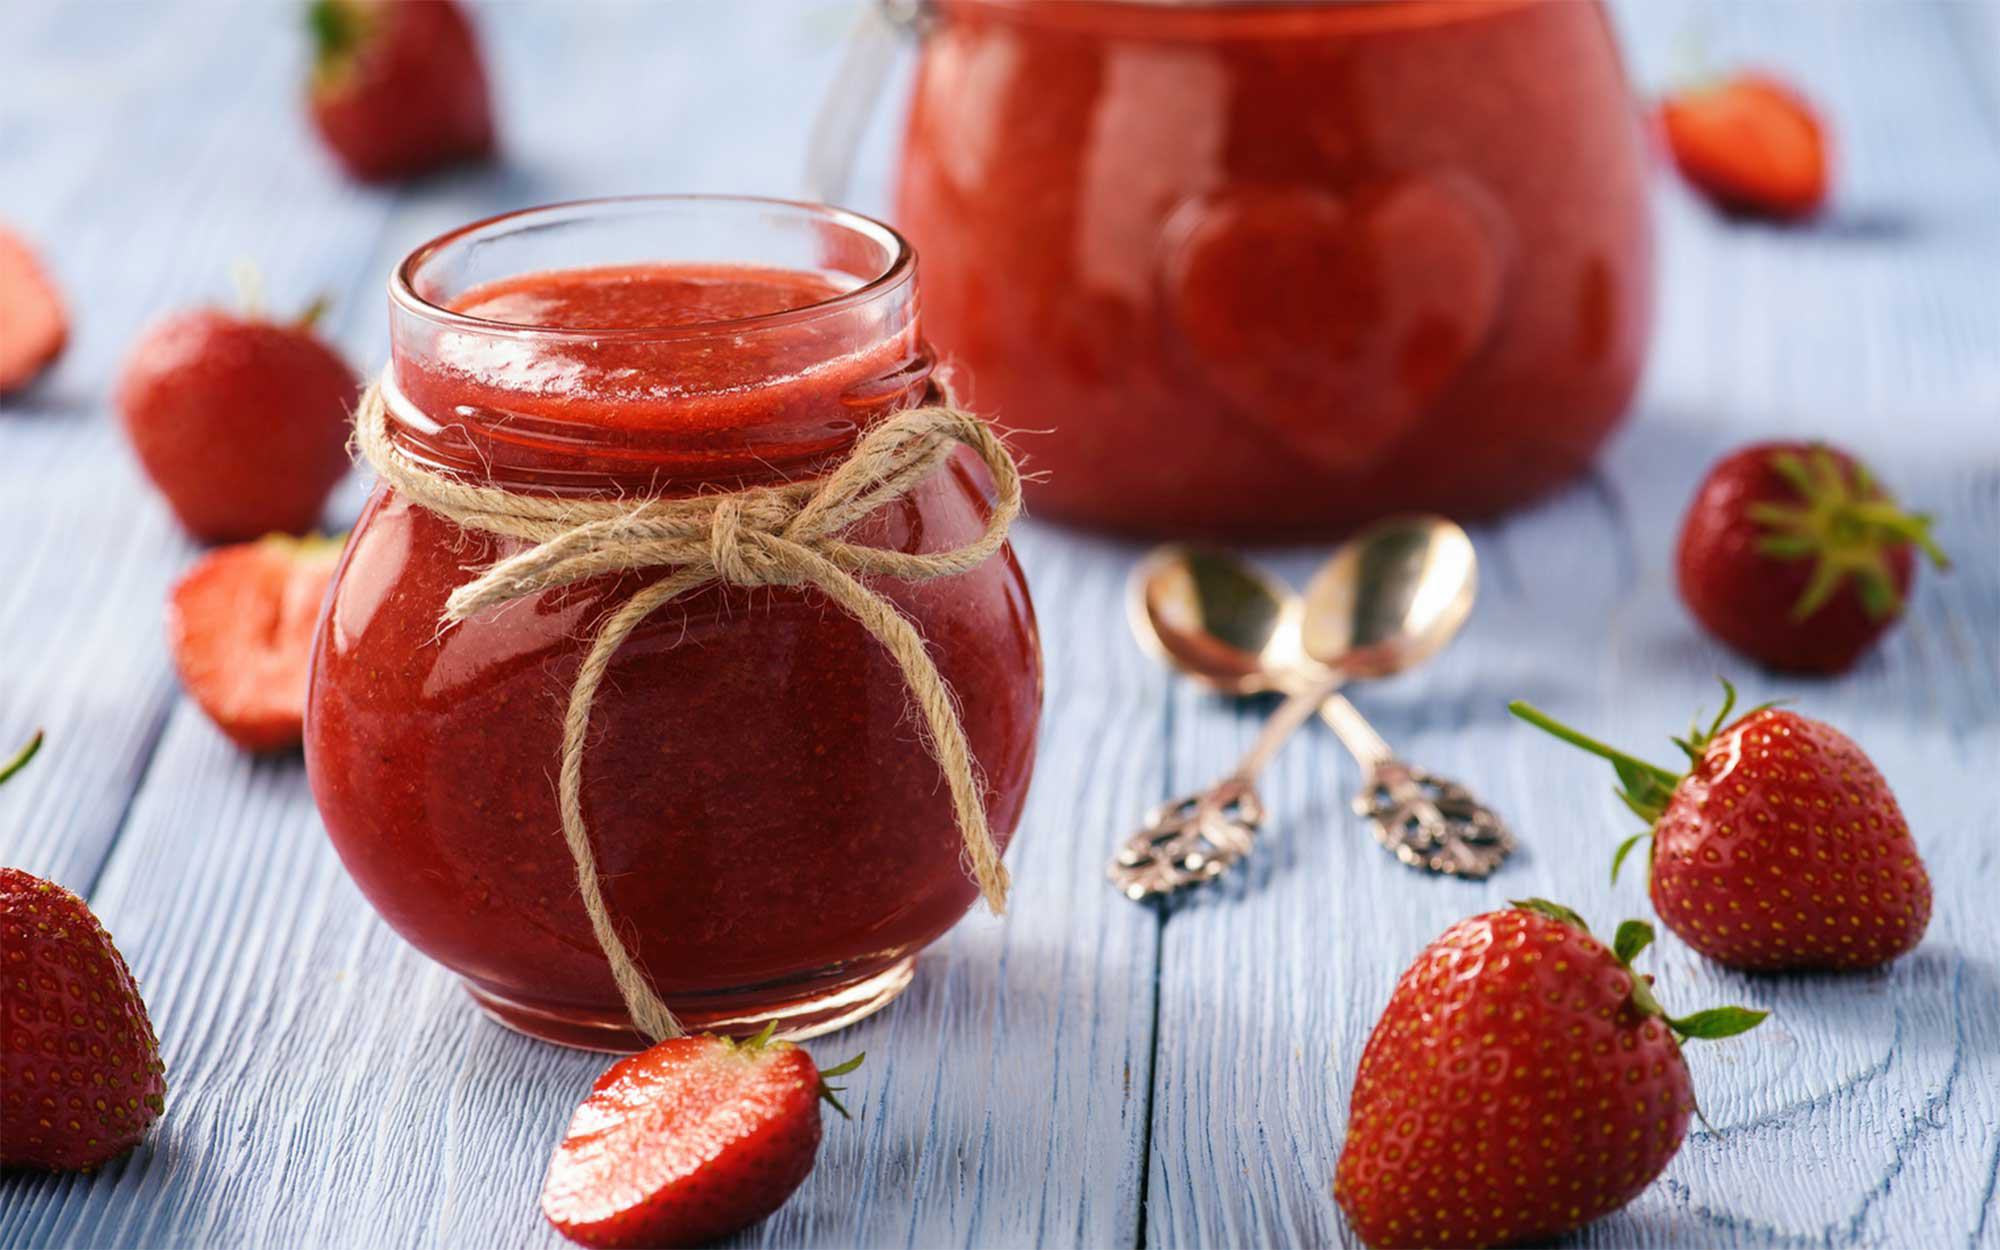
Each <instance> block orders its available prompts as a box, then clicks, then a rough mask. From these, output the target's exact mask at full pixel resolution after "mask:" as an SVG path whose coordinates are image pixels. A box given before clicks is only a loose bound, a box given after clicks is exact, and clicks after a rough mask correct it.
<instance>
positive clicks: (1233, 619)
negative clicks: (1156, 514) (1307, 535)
mask: <svg viewBox="0 0 2000 1250" xmlns="http://www.w3.org/2000/svg"><path fill="white" fill-rule="evenodd" d="M1303 608H1304V604H1303V601H1302V600H1300V598H1299V596H1298V595H1297V594H1296V593H1295V592H1294V591H1293V590H1292V588H1291V587H1289V586H1287V585H1285V584H1284V583H1283V582H1281V581H1279V580H1278V579H1277V578H1275V577H1272V576H1271V575H1270V574H1268V573H1266V572H1264V571H1263V570H1262V569H1260V568H1258V567H1256V566H1255V565H1253V564H1249V563H1247V562H1245V561H1243V560H1239V559H1237V558H1236V557H1235V556H1232V555H1228V554H1226V553H1224V552H1220V551H1211V550H1208V549H1206V548H1202V547H1186V546H1178V545H1175V546H1168V547H1161V548H1159V549H1158V550H1156V551H1154V552H1152V553H1151V554H1150V555H1148V556H1147V557H1146V558H1145V559H1144V560H1142V561H1140V562H1139V566H1138V568H1136V569H1134V570H1133V571H1132V581H1131V592H1130V595H1129V596H1128V598H1127V602H1126V609H1127V612H1128V614H1129V615H1130V617H1131V624H1132V633H1133V635H1134V636H1135V637H1137V638H1138V640H1139V643H1140V645H1141V646H1143V647H1144V648H1145V649H1146V650H1147V651H1149V652H1151V653H1152V655H1153V656H1154V657H1155V658H1156V659H1158V660H1160V661H1162V662H1163V663H1165V664H1166V665H1167V666H1168V667H1170V668H1173V669H1176V670H1178V671H1179V672H1181V673H1183V674H1185V675H1187V676H1189V677H1192V678H1193V679H1194V680H1195V681H1197V682H1199V683H1201V684H1202V685H1204V686H1207V687H1208V688H1209V689H1211V690H1215V691H1219V692H1220V693H1222V694H1230V695H1250V694H1264V693H1266V692H1268V691H1273V690H1277V689H1279V688H1280V681H1279V678H1280V677H1281V676H1283V675H1285V674H1287V673H1292V672H1295V671H1297V670H1298V669H1300V668H1301V667H1303V666H1305V665H1306V664H1307V663H1308V661H1307V660H1306V658H1305V652H1304V651H1303V650H1302V649H1301V647H1300V644H1299V627H1300V622H1301V619H1302V617H1303V615H1304V612H1303Z"/></svg>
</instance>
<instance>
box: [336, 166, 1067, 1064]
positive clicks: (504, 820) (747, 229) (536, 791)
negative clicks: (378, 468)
mask: <svg viewBox="0 0 2000 1250" xmlns="http://www.w3.org/2000/svg"><path fill="white" fill-rule="evenodd" d="M390 295H391V299H390V315H391V340H392V342H391V346H392V357H391V372H390V375H389V376H388V378H386V379H385V391H384V393H385V394H386V395H388V396H389V398H390V404H389V411H390V414H391V416H392V417H393V419H394V420H393V429H392V433H393V437H394V438H395V439H396V440H397V443H398V445H399V446H400V447H401V448H402V449H403V450H404V451H406V452H408V453H410V454H412V455H413V456H415V457H416V458H418V459H419V460H420V461H422V462H424V463H426V464H428V465H430V466H433V467H438V468H444V469H449V470H452V471H454V472H456V473H457V474H459V475H461V476H462V477H463V478H464V479H465V480H467V481H471V482H477V483H485V484H493V485H498V486H503V487H506V488H508V489H510V490H513V491H516V492H531V493H538V494H539V493H546V494H548V495H553V496H563V495H575V494H582V495H587V496H591V497H626V498H631V497H635V496H640V495H669V496H672V495H686V494H691V493H694V492H699V491H716V490H731V489H736V488H740V487H743V486H746V485H753V484H759V483H770V482H775V481H784V480H795V479H799V478H804V477H812V476H816V475H819V474H821V473H822V472H823V471H824V470H825V469H826V468H827V467H828V466H829V465H830V464H831V463H833V462H835V461H837V460H839V459H840V458H842V457H843V456H844V455H845V454H846V452H847V451H848V450H849V449H850V447H851V445H852V444H853V442H854V440H855V438H856V437H857V435H858V434H859V433H860V432H861V431H863V430H865V429H867V428H868V427H869V426H870V425H871V423H872V422H874V421H875V420H877V419H879V418H881V417H882V416H884V415H886V414H888V413H890V412H893V411H897V410H900V409H903V408H906V407H909V406H911V405H914V404H916V403H919V402H921V401H923V400H924V399H926V398H927V397H928V396H930V395H931V394H932V393H933V392H932V381H931V377H930V373H931V364H932V358H931V353H930V350H929V348H928V347H927V346H926V344H925V341H924V338H923V334H922V330H921V325H920V323H919V318H918V298H917V287H916V268H915V261H914V257H913V256H912V254H911V252H910V250H909V248H908V247H907V246H906V245H905V244H904V243H903V241H902V240H901V239H900V238H899V237H897V235H896V234H895V233H894V232H893V231H891V230H889V229H888V228H887V227H884V226H881V225H879V224H878V223H875V222H872V221H869V220H867V219H864V218H860V217H856V216H853V215H851V214H847V213H843V212H839V211H837V210H833V209H827V208H822V207H815V206H807V205H794V204H785V203H777V202H764V201H750V200H711V199H702V198H673V197H663V198H653V199H636V200H622V201H621V200H614V201H599V202H595V203H584V204H576V205H564V206H557V207H554V208H547V209H537V210H532V211H529V212H524V213H518V214H514V215H511V216H508V217H502V218H497V219H495V220H492V221H487V222H482V223H479V224H476V225H472V226H468V227H466V228H464V229H461V230H458V231H456V232H454V233H452V234H448V235H446V236H444V237H442V238H440V239H438V240H436V241H434V242H432V243H429V244H426V245H425V246H423V247H421V248H419V249H417V250H416V251H415V252H414V253H412V254H411V256H410V257H409V258H408V260H406V261H405V262H404V263H403V265H402V266H401V267H400V268H399V269H398V270H397V272H396V274H395V276H394V278H393V280H392V282H391V287H390ZM986 486H987V479H986V478H985V477H984V476H983V471H982V470H980V469H979V467H978V466H977V463H976V462H972V461H965V460H962V459H961V460H953V461H951V462H948V463H947V464H946V465H945V466H944V467H943V468H942V469H941V470H940V471H938V472H936V473H934V474H932V475H931V477H930V478H929V479H927V480H926V481H925V482H923V484H921V485H919V486H918V487H917V488H916V489H914V490H913V491H911V492H910V493H908V494H905V495H903V496H901V497H900V498H898V499H895V500H893V501H891V502H889V503H887V504H885V505H883V506H882V507H881V508H880V509H879V510H878V511H876V512H875V513H873V514H871V515H870V516H869V517H867V518H866V519H865V520H863V521H862V522H861V523H860V524H859V525H858V526H857V527H856V528H855V529H853V530H852V531H850V532H849V534H848V538H849V540H850V541H853V542H856V543H867V544H871V545H875V546H882V547H888V548H892V549H894V550H897V551H903V552H930V551H938V550H942V549H945V548H948V547H954V546H959V545H963V544H964V543H966V542H968V541H970V540H972V539H973V538H975V537H976V536H977V535H978V534H979V533H980V532H981V531H982V529H983V527H984V525H985V520H986V518H987V516H988V515H989V512H988V506H989V505H988V498H987V494H986V493H985V492H986ZM521 548H522V544H520V543H518V542H515V541H513V540H511V539H502V538H498V537H494V536H492V535H489V534H486V533H482V532H479V531H477V530H461V529H460V528H459V527H458V526H457V525H455V524H454V523H452V522H450V521H447V520H445V519H443V518H441V517H439V516H437V515H435V514H433V513H431V512H429V511H426V510H424V509H422V508H419V507H416V506H414V505H412V504H411V503H409V502H408V501H407V500H405V499H404V498H402V497H401V496H399V495H398V494H397V493H395V492H393V491H388V490H383V489H378V490H377V492H376V493H375V495H374V497H373V498H372V499H370V501H369V503H368V505H367V508H366V510H365V511H364V512H363V514H362V517H361V520H360V523H359V524H358V525H357V526H356V528H355V530H354V533H353V536H352V538H351V539H350V541H349V543H348V548H347V551H346V554H345V556H344V558H343V560H342V563H341V566H340V569H339V572H338V574H337V576H336V578H335V581H334V585H333V589H332V593H331V596H330V599H329V603H328V607H327V609H326V616H325V618H324V620H323V621H322V623H321V627H320V631H319V636H318V639H317V641H316V643H315V646H314V653H313V665H312V677H311V684H310V690H309V694H308V707H307V720H306V765H307V770H308V773H309V776H310V778H311V782H312V788H313V794H314V797H315V798H316V799H317V801H318V803H319V807H320V811H321V813H322V815H323V816H324V818H325V822H326V827H327V831H328V833H329V834H330V835H331V836H332V839H333V842H334V845H335V846H336V847H337V848H338V850H339V852H340V856H341V859H342V860H343V862H344V863H345V864H346V866H347V868H348V870H349V872H350V873H351V874H352V875H353V877H354V879H355V881H356V882H357V883H358V884H359V885H360V887H361V889H362V892H363V893H364V894H366V895H367V897H368V898H369V900H370V901H371V902H372V903H374V905H375V906H376V908H377V909H379V910H380V912H381V913H382V915H383V916H384V917H385V918H387V920H388V921H389V923H390V924H391V925H393V926H394V927H395V928H396V929H397V931H398V932H400V933H401V934H402V935H403V936H404V937H405V938H407V939H408V940H409V941H410V942H411V943H412V944H413V945H415V946H417V947H418V948H419V949H421V950H422V951H424V952H425V953H426V954H428V955H430V956H431V957H432V958H434V959H437V960H438V961H439V962H441V963H443V964H445V965H446V966H448V967H450V968H451V969H453V970H454V971H456V972H458V973H459V974H460V975H461V976H463V977H464V978H465V981H466V983H467V985H468V986H469V988H470V989H471V991H472V993H473V995H474V997H475V998H477V999H478V1001H479V1002H480V1003H481V1004H482V1005H484V1006H485V1007H486V1008H487V1009H488V1010H489V1011H490V1012H491V1013H492V1014H494V1015H495V1016H497V1017H498V1018H499V1019H501V1020H502V1021H504V1022H505V1023H507V1024H510V1025H512V1026H514V1027H516V1028H519V1029H521V1030H523V1031H525V1032H528V1033H531V1034H535V1035H539V1036H542V1037H546V1038H550V1039H552V1040H557V1041H562V1042H568V1043H572V1044H578V1045H589V1046H598V1047H603V1048H620V1047H628V1046H631V1045H634V1044H637V1043H638V1042H639V1040H640V1039H639V1037H638V1036H637V1035H636V1034H635V1033H634V1032H633V1030H632V1026H631V1024H630V1022H629V1020H628V1017H627V1014H626V1010H625V1008H624V1006H623V1004H622V1002H621V999H620V995H619V993H618V990H617V988H616V987H615V985H614V984H613V981H612V978H611V975H610V971H609V968H608V965H607V962H606V957H605V955H604V954H603V952H602V950H601V948H600V947H599V945H598V943H597V942H596V940H594V938H593V936H592V932H591V928H590V925H589V921H588V919H587V917H586V914H585V911H584V907H583V905H582V903H581V902H580V901H579V895H578V889H577V876H576V869H575V868H574V867H573V865H572V860H571V856H570V854H569V852H568V850H567V849H566V846H565V842H564V838H563V834H562V832H561V822H560V820H559V817H558V812H557V803H556V783H555V780H554V778H555V777H556V775H557V762H558V758H559V748H560V738H561V722H562V717H563V714H564V708H565V701H566V698H567V695H568V692H569V690H570V688H571V685H572V684H573V681H574V678H575V675H576V672H577V669H578V667H579V665H580V663H581V659H582V656H583V653H584V651H585V649H586V647H587V641H588V639H589V638H590V637H591V636H592V635H593V634H594V633H595V630H596V626H597V624H598V623H599V622H600V621H601V620H602V619H603V618H604V617H605V615H606V614H607V613H608V612H610V611H611V610H614V609H615V608H616V607H617V606H618V605H620V604H622V603H623V602H624V601H625V600H626V599H628V598H629V597H630V595H631V594H632V592H633V591H634V590H635V589H637V588H639V587H640V586H643V585H646V584H648V583H649V582H651V581H653V580H655V579H656V578H657V577H659V576H661V575H662V574H661V572H660V571H658V570H654V571H650V572H636V573H628V574H618V575H607V576H600V577H598V578H595V579H593V580H590V581H586V582H582V583H578V584H575V585H572V586H569V587H566V588H560V589H555V590H548V591H544V592H542V593H541V594H540V595H538V596H536V597H533V598H531V599H527V600H524V601H520V602H514V603H511V604H508V605H505V606H502V607H498V608H494V609H491V610H488V611H485V612H482V613H481V614H479V615H477V616H475V617H473V618H472V619H470V620H467V621H464V622H463V623H460V624H457V625H453V626H449V627H444V626H441V624H440V618H441V614H442V612H443V609H444V606H445V598H446V596H447V595H449V594H450V593H451V591H452V590H453V589H454V588H456V587H458V586H460V585H463V584H464V583H466V582H467V581H468V580H470V579H471V578H472V577H473V576H474V575H475V574H476V573H477V572H478V571H479V570H481V569H483V568H485V567H487V566H488V565H490V564H491V563H492V562H494V561H495V560H496V559H499V558H502V557H504V556H507V555H509V554H512V553H513V552H516V551H518V550H520V549H521ZM871 585H872V586H873V588H874V589H875V590H877V591H879V592H880V593H881V594H882V595H884V596H885V597H886V598H887V599H888V600H889V601H890V602H892V603H893V604H894V605H895V607H896V608H897V609H898V610H899V611H901V612H902V613H903V614H904V615H905V616H907V617H908V618H909V619H910V620H911V621H912V622H913V623H914V624H915V625H916V626H917V628H918V629H919V631H920V632H921V634H922V635H923V637H924V639H925V640H926V642H927V644H928V649H929V651H930V653H931V655H932V657H933V659H934V660H935V662H936V664H937V667H938V669H939V671H940V673H941V674H942V676H943V677H944V679H945V680H946V682H948V683H949V684H950V685H951V687H952V689H953V690H954V692H955V693H956V696H957V699H958V703H959V705H960V708H961V715H962V720H963V724H964V728H965V732H966V736H967V739H968V741H969V744H970V747H971V751H972V754H973V756H974V757H975V758H976V761H977V765H978V772H979V774H980V776H981V777H982V779H983V782H984V790H985V798H986V807H987V812H988V815H989V819H990V823H991V826H992V829H993V832H994V834H995V836H996V838H998V839H1000V840H1002V841H1003V842H1004V840H1005V839H1006V838H1007V837H1008V836H1009V835H1011V833H1012V832H1013V830H1014V828H1015V825H1016V822H1017V821H1018V819H1019V817H1020V812H1021V805H1022V800H1023V797H1024V792H1025V790H1026V787H1027V784H1028V776H1029V771H1030V768H1031V766H1032V764H1033V760H1034V753H1035V735H1036V728H1037V720H1038V717H1039V713H1040V706H1041V661H1040V648H1039V642H1038V639H1037V635H1036V631H1035V621H1034V613H1033V610H1032V608H1031V606H1030V604H1029V600H1028V590H1027V586H1026V584H1025V583H1024V581H1023V579H1022V576H1021V571H1020V569H1019V567H1018V566H1017V565H1016V563H1015V561H1014V559H1013V556H1012V554H1011V552H1009V551H1006V550H1003V551H1002V552H1001V553H1000V554H999V555H998V556H996V557H994V558H992V559H990V560H988V561H987V562H985V563H984V564H982V565H980V566H979V567H977V568H975V569H973V570H972V571H971V572H968V573H965V574H963V575H959V576H952V577H943V578H939V579H937V580H933V581H926V582H918V583H906V582H900V581H895V580H886V579H878V580H874V581H872V582H871ZM908 699H909V696H908V692H907V686H906V681H905V678H904V676H903V672H902V670H901V669H900V668H899V667H898V666H897V664H896V663H895V661H894V660H892V659H891V658H890V656H889V655H888V653H887V652H886V651H885V650H884V649H883V648H882V646H880V645H879V644H878V643H876V642H875V641H874V640H873V639H872V638H871V636H870V635H869V634H868V633H867V631H866V630H865V629H864V628H863V627H862V625H861V624H859V623H858V622H857V621H856V620H854V619H853V618H852V617H851V616H850V615H848V614H847V613H845V612H843V611H842V610H840V609H839V608H838V607H836V606H834V605H833V604H832V603H831V602H830V601H828V600H827V599H826V598H825V597H824V596H822V595H821V593H820V592H818V591H817V590H813V589H810V588H769V587H766V588H758V589H741V588H735V587H723V586H720V585H714V584H711V585H709V586H707V587H706V588H703V589H699V590H697V591H694V592H693V593H690V594H688V595H686V596H684V597H682V598H680V599H676V600H674V601H672V602H671V603H668V604H667V605H666V606H665V607H663V608H661V609H660V610H658V611H656V612H655V613H653V615H652V616H650V617H649V618H647V619H646V620H645V622H644V623H643V624H641V625H640V627H639V629H638V630H637V632H636V633H634V634H633V635H632V637H631V638H630V640H629V641H628V642H626V643H625V645H623V646H622V647H621V648H620V649H619V650H618V651H617V652H616V655H615V658H614V659H613V661H612V664H611V667H610V670H609V673H608V675H607V678H606V680H605V682H604V684H603V687H602V688H601V690H600V692H599V693H598V695H597V698H596V702H595V705H594V708H593V711H592V715H591V721H590V724H591V732H590V736H589V739H588V746H587V750H586V752H585V754H584V757H583V780H582V791H581V794H582V805H583V809H584V814H585V816H586V818H587V823H588V828H589V833H590V839H591V842H592V845H593V846H594V849H595V854H596V858H597V866H598V869H599V879H600V880H601V883H602V886H603V889H604V894H605V902H606V905H607V910H608V912H609V915H610V916H611V918H612V921H613V923H614V924H615V925H616V926H617V929H618V931H619V932H620V933H621V934H622V935H623V936H624V938H625V941H626V945H627V946H628V948H629V949H630V951H631V953H632V955H633V956H634V958H635V959H636V961H637V964H638V966H639V967H640V968H641V969H643V970H644V971H645V972H646V974H647V975H648V977H649V978H650V979H651V981H652V983H653V984H654V986H655V987H656V989H657V990H658V992H659V994H660V995H661V997H662V998H663V999H664V1000H665V1002H666V1005H667V1006H668V1007H669V1008H670V1009H672V1010H673V1011H674V1012H675V1013H676V1014H677V1015H678V1016H679V1017H680V1018H681V1020H682V1022H683V1023H684V1024H686V1025H688V1026H689V1027H691V1028H717V1029H726V1030H729V1031H733V1032H742V1031H748V1030H754V1029H755V1028H757V1027H759V1026H760V1025H761V1024H762V1023H764V1022H766V1021H769V1020H776V1021H778V1022H779V1025H780V1027H781V1028H782V1029H783V1030H785V1031H787V1032H790V1033H793V1034H806V1033H811V1032H814V1031H823V1030H825V1029H827V1028H831V1027H835V1026H837V1025H839V1024H843V1023H845V1022H847V1021H849V1020H852V1019H855V1018H858V1017H859V1016H860V1015H863V1014H866V1013H867V1012H869V1011H872V1010H874V1009H875V1008H876V1007H879V1006H880V1005H881V1004H882V1003H884V1002H886V1001H887V1000H888V999H889V998H890V997H893V996H894V994H895V993H896V992H897V991H899V990H900V989H901V988H902V987H903V986H904V985H905V984H906V983H907V982H908V980H909V977H910V975H911V966H912V961H913V958H914V956H915V953H916V952H917V951H918V950H919V949H921V948H922V947H923V946H925V945H926V944H928V943H929V942H931V941H932V940H933V939H935V938H936V937H938V935H939V934H941V933H942V932H943V931H944V930H945V929H946V928H948V927H949V926H950V925H951V924H953V923H954V922H955V921H956V920H957V919H958V918H959V917H960V916H961V915H963V914H964V912H965V911H966V909H967V908H968V907H969V906H970V905H971V903H972V902H973V900H974V898H975V895H976V891H975V887H974V885H973V883H972V882H971V881H970V880H969V879H968V877H967V875H966V872H965V870H964V869H963V868H962V867H961V864H960V854H961V840H960V833H959V831H958V828H957V826H956V824H955V822H954V819H953V811H952V808H951V805H950V799H949V797H948V794H947V788H946V787H945V785H944V784H942V782H941V781H940V777H939V766H938V764H937V762H936V761H935V760H934V759H933V758H932V756H931V754H930V752H929V750H928V749H927V747H926V746H925V744H924V742H923V740H922V739H921V737H920V732H919V719H918V718H917V717H915V716H914V715H912V713H911V711H910V708H909V704H908Z"/></svg>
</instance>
